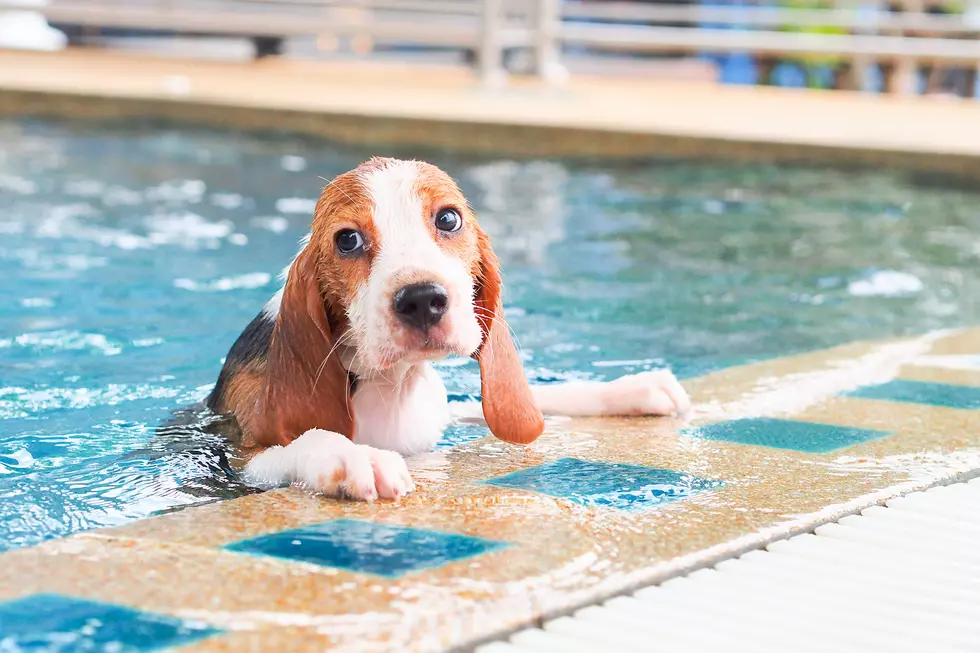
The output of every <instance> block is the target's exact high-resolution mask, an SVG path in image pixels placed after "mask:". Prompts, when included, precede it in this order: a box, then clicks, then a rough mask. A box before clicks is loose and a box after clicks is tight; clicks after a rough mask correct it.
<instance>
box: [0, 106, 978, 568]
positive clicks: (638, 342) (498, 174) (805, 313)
mask: <svg viewBox="0 0 980 653" xmlns="http://www.w3.org/2000/svg"><path fill="white" fill-rule="evenodd" d="M383 150H384V149H383V148H381V149H378V148H375V149H373V150H370V151H368V150H357V149H352V148H343V147H337V146H334V145H330V144H328V143H324V142H318V141H315V140H311V139H307V138H296V137H289V136H281V135H277V136H271V135H267V136H255V135H244V134H237V133H230V132H214V131H201V130H187V129H179V130H178V129H174V128H169V127H164V126H154V125H148V124H140V125H137V124H129V125H114V126H112V127H107V126H104V125H103V126H94V125H91V124H88V125H86V124H79V123H41V122H18V121H9V120H6V121H0V199H2V201H0V279H2V281H0V497H2V501H0V549H3V548H10V547H17V546H23V545H27V544H30V543H34V542H37V541H39V540H41V539H45V538H49V537H54V536H58V535H63V534H66V533H70V532H74V531H78V530H82V529H85V528H91V527H95V526H101V525H108V524H116V523H119V522H122V521H124V520H127V519H132V518H135V517H139V516H144V515H147V514H151V513H153V512H156V511H160V510H167V509H171V508H173V507H176V506H179V505H185V504H189V503H195V502H200V501H206V500H211V498H212V497H214V496H216V495H218V494H224V495H233V494H235V493H238V492H241V491H244V490H243V488H241V487H239V486H237V485H235V484H234V483H233V481H232V479H231V478H229V477H228V472H227V471H226V469H227V464H226V461H225V460H224V459H223V456H222V454H221V450H220V447H218V446H212V445H214V444H215V443H212V442H211V441H209V440H204V441H203V444H202V446H191V447H188V446H184V447H183V449H182V450H179V451H177V452H176V453H175V452H174V451H173V447H171V446H167V445H166V443H165V442H164V443H161V441H160V440H159V439H154V434H155V432H156V429H157V427H158V426H159V425H160V424H161V423H162V422H163V421H164V420H166V419H167V418H168V416H169V415H170V414H171V412H172V411H173V410H174V409H176V408H180V407H182V406H187V405H189V404H191V403H193V402H195V401H198V400H200V399H201V398H203V397H204V396H205V395H206V394H207V392H208V390H209V388H210V386H211V384H212V383H213V382H214V379H215V377H216V376H217V373H218V370H219V368H220V364H221V359H222V357H223V356H224V355H225V353H226V351H227V349H228V347H229V345H230V344H231V343H232V341H233V340H234V339H235V337H236V336H237V335H238V333H239V332H240V331H241V329H242V328H244V326H245V325H246V324H247V323H248V321H249V320H250V319H251V318H252V317H253V316H254V315H255V313H256V312H257V311H258V310H259V309H260V308H261V306H262V304H263V303H264V302H265V300H266V299H267V298H268V297H269V295H271V294H272V292H274V291H275V289H276V279H275V276H276V274H277V273H278V271H279V270H280V269H281V268H282V266H283V265H284V264H285V263H286V262H288V260H289V259H290V257H291V256H292V255H293V253H294V252H295V249H296V243H297V241H298V239H299V238H300V237H301V236H302V235H303V234H304V233H305V232H306V230H307V228H308V222H309V216H310V211H311V209H312V205H313V201H314V199H315V197H316V195H317V193H318V190H319V187H320V186H321V185H322V183H323V181H322V180H321V179H320V178H319V177H326V178H328V179H329V178H330V177H332V176H333V175H335V174H337V173H340V172H343V171H345V170H347V169H349V168H351V167H353V166H354V165H356V164H357V163H358V162H360V161H361V160H363V159H365V158H366V157H368V156H370V155H372V154H378V153H385V154H394V155H400V156H417V157H420V158H426V159H429V160H431V161H433V162H434V163H437V164H439V165H441V166H443V167H444V168H445V169H447V170H448V171H449V172H450V173H451V174H453V175H454V176H455V177H457V179H459V181H460V183H461V185H462V186H463V187H464V190H465V191H466V192H467V194H468V196H469V197H470V199H471V200H472V202H473V203H474V205H475V206H476V208H477V210H478V211H479V212H480V214H481V220H482V222H483V224H484V226H485V227H486V228H487V229H488V230H489V231H490V232H491V234H492V235H493V236H494V238H495V243H496V247H497V250H498V253H499V254H500V255H501V258H502V259H503V261H504V265H505V271H506V280H507V282H508V295H507V300H508V304H509V308H508V311H509V316H510V322H511V324H512V326H513V327H514V329H515V331H516V333H517V334H518V336H519V338H520V342H521V345H522V347H523V351H524V353H525V355H526V357H527V369H528V372H529V374H530V375H531V377H532V378H533V379H535V380H536V381H538V382H551V381H555V380H561V379H566V378H613V377H616V376H620V375H622V374H624V373H628V372H633V371H637V370H641V369H650V368H655V367H660V366H669V367H672V368H673V369H674V370H675V371H676V372H677V373H678V374H679V375H681V376H692V375H697V374H701V373H704V372H706V371H710V370H712V369H717V368H720V367H724V366H727V365H732V364H737V363H742V362H746V361H750V360H757V359H761V358H767V357H773V356H779V355H784V354H788V353H793V352H798V351H802V350H808V349H815V348H820V347H825V346H829V345H833V344H837V343H842V342H847V341H851V340H855V339H859V338H877V337H883V336H888V335H896V334H906V333H916V332H922V331H927V330H931V329H935V328H943V327H949V326H957V325H963V324H971V323H972V324H975V323H978V322H980V266H978V259H980V202H978V200H980V195H978V194H970V193H969V192H968V191H967V190H964V189H960V188H957V187H956V186H955V185H953V184H951V183H949V182H948V181H946V180H941V179H940V180H937V179H915V178H913V177H910V176H908V175H905V174H902V173H896V172H874V171H833V170H825V169H817V168H805V167H796V168H789V167H777V166H766V165H738V166H736V165H714V164H700V163H698V164H696V163H685V162H667V161H646V162H640V163H637V162H633V163H620V164H609V163H590V162H563V161H550V160H549V161H522V162H514V161H509V160H496V159H478V158H464V157H459V156H452V155H448V154H445V153H433V152H418V151H405V150H400V151H399V150H394V149H391V150H389V151H383ZM944 185H948V186H949V187H943V186H944ZM460 363H462V364H460ZM442 371H443V373H444V375H445V377H446V378H447V382H448V385H449V387H450V392H452V393H454V395H460V396H462V395H472V394H474V393H475V392H477V391H478V388H479V384H478V376H477V370H476V367H475V366H474V365H473V364H471V363H466V362H465V361H455V362H454V361H451V362H449V363H447V364H445V365H444V366H442ZM482 433H483V431H482V430H481V429H479V428H475V427H472V426H468V427H460V428H458V429H455V430H453V431H451V432H450V433H449V434H448V435H447V440H446V444H452V443H453V442H458V441H463V440H466V439H470V438H472V437H476V436H479V435H481V434H482ZM209 479H210V481H211V482H208V481H209ZM218 488H222V490H219V489H218Z"/></svg>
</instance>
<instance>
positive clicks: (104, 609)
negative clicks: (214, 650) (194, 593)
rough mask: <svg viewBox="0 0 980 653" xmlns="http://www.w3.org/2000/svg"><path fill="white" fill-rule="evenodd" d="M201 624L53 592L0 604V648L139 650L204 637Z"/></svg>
mask: <svg viewBox="0 0 980 653" xmlns="http://www.w3.org/2000/svg"><path fill="white" fill-rule="evenodd" d="M219 632H221V631H219V630H216V629H213V628H208V627H207V626H203V625H198V624H192V623H189V622H185V621H182V620H180V619H175V618H173V617H167V616H163V615H158V614H153V613H150V612H142V611H139V610H133V609H131V608H126V607H123V606H119V605H110V604H107V603H98V602H96V601H89V600H86V599H79V598H74V597H71V596H62V595H58V594H35V595H32V596H28V597H25V598H22V599H17V600H14V601H8V602H6V603H0V651H18V652H28V651H31V652H34V651H37V652H38V653H40V652H41V651H58V653H82V652H85V653H89V652H91V651H114V652H115V653H142V652H145V651H159V650H161V649H166V648H173V647H177V646H181V645H184V644H190V643H191V642H196V641H198V640H201V639H204V638H205V637H210V636H211V635H215V634H217V633H219Z"/></svg>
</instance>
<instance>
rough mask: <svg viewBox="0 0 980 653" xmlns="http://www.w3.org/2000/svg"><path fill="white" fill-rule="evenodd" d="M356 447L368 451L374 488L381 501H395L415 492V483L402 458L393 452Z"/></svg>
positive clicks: (364, 446)
mask: <svg viewBox="0 0 980 653" xmlns="http://www.w3.org/2000/svg"><path fill="white" fill-rule="evenodd" d="M358 446H359V447H361V448H363V449H367V450H368V455H369V456H370V457H371V467H372V468H373V469H374V487H375V489H376V490H377V492H378V495H379V496H380V497H381V498H382V499H397V498H399V497H402V496H405V495H406V494H408V493H409V492H414V491H415V483H414V482H412V475H411V474H409V473H408V466H407V465H406V464H405V459H404V458H402V457H401V456H400V455H398V454H397V453H395V452H394V451H386V450H384V449H375V448H374V447H369V446H367V445H358Z"/></svg>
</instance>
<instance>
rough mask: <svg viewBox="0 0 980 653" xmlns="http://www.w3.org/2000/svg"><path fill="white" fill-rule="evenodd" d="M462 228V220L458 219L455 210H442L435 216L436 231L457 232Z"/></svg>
mask: <svg viewBox="0 0 980 653" xmlns="http://www.w3.org/2000/svg"><path fill="white" fill-rule="evenodd" d="M462 226H463V218H461V217H459V213H457V212H456V209H443V210H441V211H439V212H438V213H437V214H436V229H438V230H439V231H459V228H460V227H462Z"/></svg>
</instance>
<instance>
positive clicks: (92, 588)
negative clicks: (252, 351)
mask: <svg viewBox="0 0 980 653" xmlns="http://www.w3.org/2000/svg"><path fill="white" fill-rule="evenodd" d="M978 354H980V329H967V330H961V331H953V332H944V333H937V334H931V335H928V336H923V337H919V338H912V339H905V340H895V341H888V342H879V343H857V344H853V345H847V346H843V347H839V348H836V349H832V350H828V351H822V352H815V353H811V354H806V355H801V356H794V357H789V358H783V359H777V360H773V361H768V362H764V363H759V364H754V365H747V366H743V367H736V368H730V369H727V370H724V371H721V372H717V373H714V374H711V375H708V376H705V377H701V378H698V379H692V380H689V381H688V382H687V385H688V388H689V389H690V391H691V393H692V396H693V397H694V399H695V402H696V404H697V408H696V410H695V412H694V414H693V415H691V416H690V417H689V418H688V419H687V420H686V421H682V420H680V419H659V420H657V419H617V420H575V421H556V422H554V423H552V424H551V426H550V428H549V432H548V434H546V436H544V437H542V438H541V440H539V441H538V442H536V443H535V444H533V445H532V446H530V447H526V448H517V447H512V446H509V445H506V444H504V443H502V442H498V441H495V440H491V439H484V440H480V441H476V442H471V443H468V444H465V445H462V446H460V447H457V448H454V449H449V450H445V451H440V452H438V453H433V454H429V455H426V456H421V457H418V458H417V459H414V460H412V461H411V466H412V467H413V469H414V474H415V477H416V482H417V485H418V492H417V493H416V494H414V495H412V496H410V497H408V498H407V499H405V500H403V501H402V502H400V503H398V504H392V503H376V504H372V505H367V504H355V503H348V502H340V501H334V500H328V499H323V498H319V497H314V496H310V495H308V494H306V493H304V492H302V491H300V490H297V489H286V490H279V491H273V492H267V493H265V494H260V495H252V496H248V497H244V498H241V499H236V500H232V501H227V502H224V503H218V504H212V505H209V506H204V507H199V508H193V509H188V510H185V511H183V512H177V513H172V514H167V515H163V516H160V517H155V518H152V519H147V520H143V521H138V522H134V523H132V524H130V525H127V526H124V527H120V528H115V529H109V530H104V531H95V532H89V533H84V534H81V535H77V536H74V537H71V538H68V539H64V540H58V541H53V542H48V543H46V544H43V545H40V546H37V547H34V548H30V549H22V550H17V551H12V552H9V553H6V554H4V555H2V556H0V643H2V644H3V645H6V643H9V642H13V645H14V647H15V648H14V650H17V649H16V646H18V645H19V646H21V648H22V649H26V650H44V649H43V648H38V647H39V646H40V645H41V644H45V643H47V644H50V643H55V642H56V643H58V644H59V645H60V646H61V648H59V649H58V650H61V651H82V650H90V648H86V647H87V646H91V645H98V646H102V645H104V643H105V642H106V641H112V642H115V643H117V644H118V646H115V647H114V650H119V651H148V650H157V649H161V648H167V647H178V648H179V649H180V650H181V651H225V650H227V651H232V650H235V651H242V650H248V651H253V650H254V651H265V650H285V651H307V650H309V651H322V650H325V649H331V650H345V649H350V650H355V649H356V650H373V649H377V650H399V651H415V650H418V651H430V650H441V649H444V648H447V647H450V646H456V647H459V646H466V645H470V644H472V643H474V642H477V641H481V640H486V639H488V638H492V637H493V636H495V635H496V634H499V633H502V632H505V631H507V630H509V629H514V628H516V627H519V626H521V625H526V624H528V623H531V622H532V621H534V620H535V619H539V618H541V617H544V616H550V615H556V614H559V613H562V612H564V611H567V610H570V609H572V608H574V607H577V606H582V605H586V604H589V603H593V602H596V601H598V600H600V599H603V598H606V597H608V596H610V595H613V594H616V593H621V592H625V591H628V590H631V589H635V588H637V587H639V586H642V585H645V584H649V583H651V582H655V581H658V580H661V579H663V578H665V577H667V576H670V575H675V574H678V573H680V572H682V571H686V570H689V569H691V568H694V567H697V566H700V565H704V564H708V563H712V562H716V561H717V560H719V559H722V558H727V557H732V556H734V555H737V554H738V553H740V552H743V551H745V550H746V549H749V548H754V547H757V546H760V545H761V544H763V543H765V542H768V541H771V540H773V539H776V538H780V537H786V536H788V535H791V534H795V533H799V532H801V531H804V530H807V529H808V528H812V526H813V525H814V524H817V523H820V522H824V521H828V520H832V519H835V518H837V517H840V516H841V515H842V514H845V513H848V512H852V511H854V510H857V509H859V508H861V507H866V506H868V505H871V504H873V503H875V502H881V501H884V500H885V499H886V498H888V497H892V496H895V495H897V494H900V493H902V492H906V491H909V490H911V489H914V488H921V487H925V486H928V485H930V484H933V483H936V482H939V481H942V480H944V479H949V478H953V477H956V476H957V475H960V474H964V473H967V472H970V471H972V470H976V469H980V403H978V396H980V358H978ZM28 612H30V613H31V614H32V615H37V617H36V618H34V617H32V619H31V621H30V623H29V624H26V625H25V618H24V614H26V613H28ZM32 646H34V648H32ZM0 648H2V647H0ZM100 650H101V649H100ZM106 650H108V649H106Z"/></svg>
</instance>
